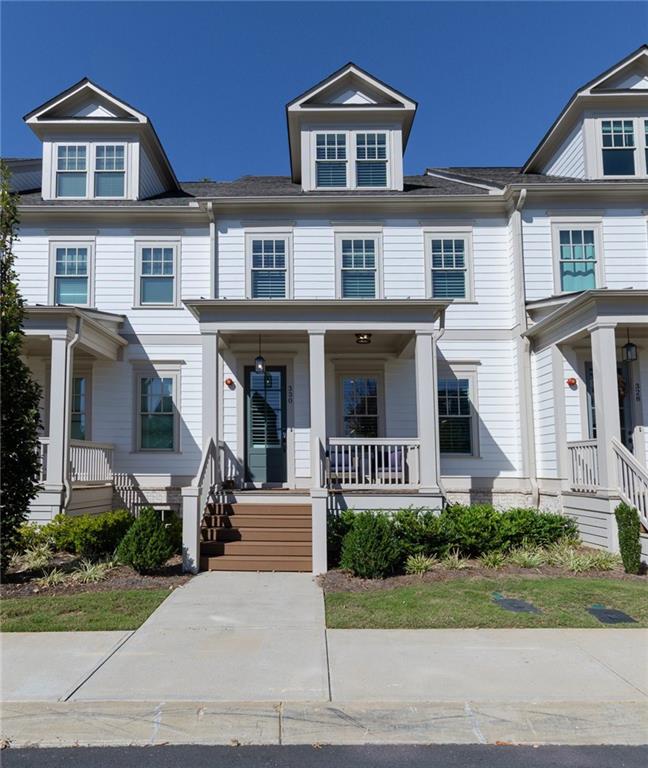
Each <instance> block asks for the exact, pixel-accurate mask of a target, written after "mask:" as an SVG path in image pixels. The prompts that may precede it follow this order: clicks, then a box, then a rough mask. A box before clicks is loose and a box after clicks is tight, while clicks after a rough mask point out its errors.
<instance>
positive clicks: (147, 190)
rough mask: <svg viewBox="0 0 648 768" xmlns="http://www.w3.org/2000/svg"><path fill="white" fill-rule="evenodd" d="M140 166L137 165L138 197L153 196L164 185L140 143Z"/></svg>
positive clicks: (159, 192)
mask: <svg viewBox="0 0 648 768" xmlns="http://www.w3.org/2000/svg"><path fill="white" fill-rule="evenodd" d="M139 156H140V167H139V197H140V199H145V198H147V197H154V196H155V195H159V194H161V193H162V192H164V191H165V185H164V182H163V181H162V179H160V177H159V175H158V172H157V171H156V170H155V168H154V167H153V164H152V163H151V159H150V157H149V155H148V152H147V151H146V148H145V147H143V146H142V145H141V144H140V146H139Z"/></svg>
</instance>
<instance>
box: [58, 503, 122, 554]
mask: <svg viewBox="0 0 648 768" xmlns="http://www.w3.org/2000/svg"><path fill="white" fill-rule="evenodd" d="M133 519H134V518H133V516H132V515H131V513H130V512H129V511H128V510H127V509H116V510H113V511H112V512H104V513H103V514H100V515H79V516H72V515H57V516H56V517H55V518H54V520H52V522H51V523H48V524H47V525H46V526H44V531H43V535H45V536H50V537H51V538H52V540H53V541H54V545H55V546H56V548H57V549H60V550H63V551H65V552H72V553H74V554H76V555H81V556H82V557H89V558H97V557H105V556H107V555H112V554H113V552H114V551H115V548H116V547H117V545H118V544H119V542H120V541H121V540H122V539H123V538H124V536H125V535H126V532H127V531H128V529H129V528H130V527H131V525H132V524H133Z"/></svg>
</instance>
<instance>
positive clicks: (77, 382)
mask: <svg viewBox="0 0 648 768" xmlns="http://www.w3.org/2000/svg"><path fill="white" fill-rule="evenodd" d="M87 385H88V381H87V379H86V377H85V376H74V377H73V379H72V402H71V404H70V406H71V407H70V413H71V429H70V437H71V438H72V440H87V439H88V434H87V413H86V407H87V402H88V397H87V396H88V393H87Z"/></svg>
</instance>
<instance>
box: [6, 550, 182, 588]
mask: <svg viewBox="0 0 648 768" xmlns="http://www.w3.org/2000/svg"><path fill="white" fill-rule="evenodd" d="M78 562H79V560H78V558H76V557H73V556H72V555H66V554H58V555H57V556H56V557H55V558H53V559H52V561H51V562H50V563H49V565H48V566H47V570H48V571H49V570H51V569H52V568H54V567H57V568H60V569H61V570H63V571H71V570H73V569H74V567H75V566H76V565H77V564H78ZM42 575H43V573H42V571H11V570H9V572H8V573H7V574H6V576H5V580H4V582H3V583H2V584H0V597H37V596H39V595H76V594H79V593H81V592H113V591H122V590H127V589H170V590H171V589H175V588H176V587H181V586H182V585H183V584H186V583H187V581H189V579H190V578H191V574H188V573H182V558H181V557H180V556H179V555H176V556H175V557H173V558H171V560H169V561H168V562H167V563H166V565H165V566H164V567H163V568H160V569H159V570H158V571H155V572H154V573H150V574H139V573H137V571H134V570H133V569H132V568H129V567H128V566H126V565H119V566H117V567H115V568H113V569H112V570H111V571H110V572H109V573H108V574H107V576H106V578H105V579H104V580H103V581H98V582H96V583H95V584H79V583H75V582H68V583H67V584H58V585H57V586H55V587H44V586H42V585H41V584H38V583H36V580H37V579H38V578H39V577H40V576H42Z"/></svg>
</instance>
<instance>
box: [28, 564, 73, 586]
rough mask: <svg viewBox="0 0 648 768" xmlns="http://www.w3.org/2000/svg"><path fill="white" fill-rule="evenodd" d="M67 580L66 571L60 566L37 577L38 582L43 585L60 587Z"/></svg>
mask: <svg viewBox="0 0 648 768" xmlns="http://www.w3.org/2000/svg"><path fill="white" fill-rule="evenodd" d="M67 580H68V576H67V574H66V573H65V571H62V570H61V569H60V568H52V570H51V571H49V572H48V573H46V574H45V575H44V576H42V577H41V578H40V579H36V583H37V584H38V585H40V586H41V587H58V586H60V585H61V584H65V582H66V581H67Z"/></svg>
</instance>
